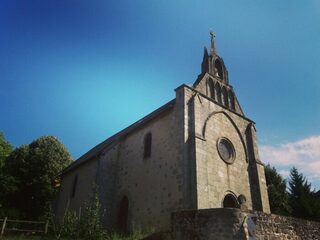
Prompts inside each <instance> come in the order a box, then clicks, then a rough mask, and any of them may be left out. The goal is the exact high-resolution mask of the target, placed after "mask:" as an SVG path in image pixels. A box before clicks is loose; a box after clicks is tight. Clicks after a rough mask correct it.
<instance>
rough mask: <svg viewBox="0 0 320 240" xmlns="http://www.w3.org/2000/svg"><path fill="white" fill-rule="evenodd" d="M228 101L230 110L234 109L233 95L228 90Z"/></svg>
mask: <svg viewBox="0 0 320 240" xmlns="http://www.w3.org/2000/svg"><path fill="white" fill-rule="evenodd" d="M228 95H229V103H230V107H231V109H232V110H235V103H234V95H233V92H232V91H229V94H228Z"/></svg>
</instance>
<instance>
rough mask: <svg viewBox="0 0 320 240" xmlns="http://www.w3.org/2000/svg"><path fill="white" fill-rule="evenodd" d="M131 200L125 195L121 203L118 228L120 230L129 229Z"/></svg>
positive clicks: (125, 230)
mask: <svg viewBox="0 0 320 240" xmlns="http://www.w3.org/2000/svg"><path fill="white" fill-rule="evenodd" d="M128 215H129V200H128V198H127V197H126V196H124V197H123V198H122V199H121V201H120V204H119V209H118V219H117V228H118V230H119V231H120V232H127V231H128Z"/></svg>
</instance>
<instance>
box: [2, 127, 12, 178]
mask: <svg viewBox="0 0 320 240" xmlns="http://www.w3.org/2000/svg"><path fill="white" fill-rule="evenodd" d="M12 150H13V147H12V145H11V144H10V143H9V142H8V141H7V140H6V139H5V137H4V135H3V133H2V132H0V172H1V170H2V168H3V166H4V162H5V160H6V158H7V157H8V156H9V154H10V153H11V152H12Z"/></svg>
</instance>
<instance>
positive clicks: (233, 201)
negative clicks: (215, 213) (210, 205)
mask: <svg viewBox="0 0 320 240" xmlns="http://www.w3.org/2000/svg"><path fill="white" fill-rule="evenodd" d="M223 207H224V208H239V203H238V200H237V198H236V197H235V196H234V195H233V194H231V193H228V194H227V195H226V196H225V197H224V199H223Z"/></svg>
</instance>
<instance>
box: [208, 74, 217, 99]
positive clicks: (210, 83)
mask: <svg viewBox="0 0 320 240" xmlns="http://www.w3.org/2000/svg"><path fill="white" fill-rule="evenodd" d="M208 88H209V91H208V95H209V97H210V98H212V99H216V96H215V90H214V82H213V80H212V79H211V78H209V79H208Z"/></svg>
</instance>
